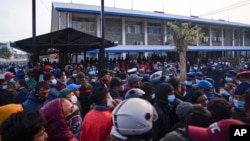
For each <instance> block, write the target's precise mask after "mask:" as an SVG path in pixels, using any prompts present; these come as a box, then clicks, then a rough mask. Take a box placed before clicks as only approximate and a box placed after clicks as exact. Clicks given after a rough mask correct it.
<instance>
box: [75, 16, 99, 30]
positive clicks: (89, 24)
mask: <svg viewBox="0 0 250 141" xmlns="http://www.w3.org/2000/svg"><path fill="white" fill-rule="evenodd" d="M72 27H73V28H75V29H78V30H80V31H83V32H88V33H90V32H95V27H96V25H95V19H94V18H81V17H73V18H72Z"/></svg>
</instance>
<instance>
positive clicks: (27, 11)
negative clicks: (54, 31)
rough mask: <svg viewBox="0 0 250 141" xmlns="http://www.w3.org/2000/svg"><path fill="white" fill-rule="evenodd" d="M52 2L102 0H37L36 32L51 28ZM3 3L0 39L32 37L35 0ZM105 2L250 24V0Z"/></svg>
mask: <svg viewBox="0 0 250 141" xmlns="http://www.w3.org/2000/svg"><path fill="white" fill-rule="evenodd" d="M52 2H66V3H70V2H72V3H80V4H90V5H98V6H100V5H101V0H36V35H37V36H38V35H42V34H46V33H49V32H50V31H51V7H52ZM0 3H1V4H0V17H1V21H0V42H8V41H11V42H15V41H18V40H23V39H26V38H30V37H32V0H1V1H0ZM104 4H105V6H108V7H115V8H124V9H132V10H142V11H152V12H153V11H163V12H164V13H168V14H176V15H183V16H190V15H192V16H199V17H201V18H208V19H215V20H218V19H223V20H225V21H231V22H239V23H245V24H249V26H250V16H249V11H250V10H249V9H250V0H104ZM100 8H101V7H100Z"/></svg>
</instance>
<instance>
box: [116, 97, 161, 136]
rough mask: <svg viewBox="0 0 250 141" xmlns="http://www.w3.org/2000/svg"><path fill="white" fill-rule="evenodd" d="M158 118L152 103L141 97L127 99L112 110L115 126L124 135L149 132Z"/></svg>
mask: <svg viewBox="0 0 250 141" xmlns="http://www.w3.org/2000/svg"><path fill="white" fill-rule="evenodd" d="M157 118H158V114H157V112H156V110H155V108H154V107H153V106H152V104H151V103H149V102H148V101H146V100H144V99H141V98H129V99H126V100H124V101H122V102H121V103H120V104H119V105H117V106H116V108H115V109H114V110H113V112H112V122H113V126H115V128H116V130H117V131H118V132H119V133H120V134H122V135H124V136H129V135H141V134H144V133H147V132H148V131H150V130H151V129H152V126H153V121H155V120H157Z"/></svg>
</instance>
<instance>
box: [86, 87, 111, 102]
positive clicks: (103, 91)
mask: <svg viewBox="0 0 250 141" xmlns="http://www.w3.org/2000/svg"><path fill="white" fill-rule="evenodd" d="M110 98H111V96H110V93H109V91H108V89H107V88H105V87H101V86H100V87H98V88H96V89H95V90H93V92H92V93H91V95H90V99H91V100H92V101H93V102H94V103H95V104H97V105H103V106H107V102H108V99H110Z"/></svg>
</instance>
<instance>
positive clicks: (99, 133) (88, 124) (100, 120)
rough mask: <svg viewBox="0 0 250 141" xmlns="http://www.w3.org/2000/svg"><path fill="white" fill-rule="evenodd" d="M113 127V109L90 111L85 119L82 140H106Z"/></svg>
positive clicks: (81, 134) (81, 133)
mask: <svg viewBox="0 0 250 141" xmlns="http://www.w3.org/2000/svg"><path fill="white" fill-rule="evenodd" d="M111 127H112V111H111V110H105V111H99V110H96V109H93V110H91V111H89V112H88V113H87V114H86V116H85V117H84V119H83V123H82V127H81V132H80V141H104V140H105V139H106V138H107V136H108V135H109V134H110V131H111Z"/></svg>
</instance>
